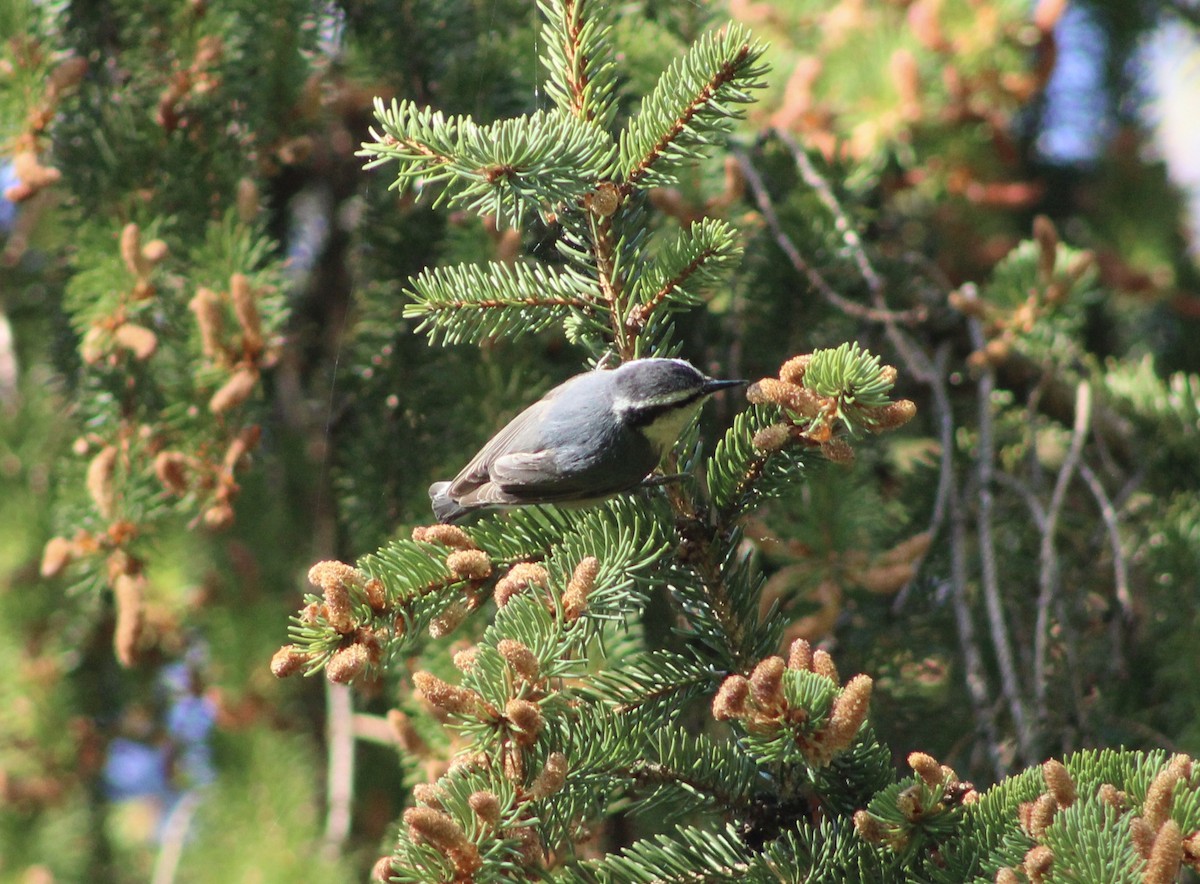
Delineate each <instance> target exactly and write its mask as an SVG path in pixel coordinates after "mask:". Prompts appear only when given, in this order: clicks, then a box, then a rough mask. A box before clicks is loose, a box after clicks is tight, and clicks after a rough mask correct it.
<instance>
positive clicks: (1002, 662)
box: [964, 288, 1034, 764]
mask: <svg viewBox="0 0 1200 884" xmlns="http://www.w3.org/2000/svg"><path fill="white" fill-rule="evenodd" d="M964 294H965V295H966V296H968V297H969V296H970V294H971V289H970V288H964ZM967 328H968V330H969V331H970V334H971V344H972V345H973V346H974V347H975V348H976V349H977V350H982V349H983V347H984V345H985V344H986V341H985V339H984V334H983V323H982V322H981V321H980V320H979V319H978V318H977V317H968V319H967ZM995 387H996V372H995V370H994V369H993V368H992V367H991V366H990V365H987V366H985V367H984V368H983V370H982V371H981V373H980V378H979V387H978V395H977V400H978V403H979V453H978V455H977V457H976V464H975V472H976V477H977V480H978V482H979V507H978V516H977V520H976V521H977V530H978V532H979V559H980V569H981V578H982V581H981V582H982V586H983V600H984V605H985V607H986V609H987V617H988V629H989V631H990V633H991V637H992V645H993V647H994V649H995V653H996V665H997V666H998V667H999V669H1000V689H1001V691H1002V692H1003V693H1004V699H1005V702H1006V703H1007V704H1008V710H1009V714H1010V715H1011V716H1012V719H1013V728H1014V730H1015V731H1016V737H1017V748H1018V751H1019V753H1020V760H1021V761H1022V762H1023V763H1024V764H1031V763H1032V762H1033V760H1034V757H1033V755H1034V746H1033V743H1034V739H1033V730H1032V727H1031V724H1030V720H1029V714H1028V711H1027V710H1026V708H1025V701H1024V699H1023V698H1022V695H1021V687H1020V682H1019V680H1018V677H1017V667H1016V663H1015V661H1014V659H1013V651H1012V643H1011V641H1010V639H1009V631H1008V624H1007V622H1006V620H1005V617H1004V603H1003V601H1002V600H1001V598H1000V577H999V571H998V568H997V565H996V542H995V538H994V536H993V534H992V518H993V499H992V482H993V481H994V479H993V473H994V466H995V464H994V459H995V456H996V451H995V439H994V438H993V435H992V430H993V425H992V392H993V391H994V390H995Z"/></svg>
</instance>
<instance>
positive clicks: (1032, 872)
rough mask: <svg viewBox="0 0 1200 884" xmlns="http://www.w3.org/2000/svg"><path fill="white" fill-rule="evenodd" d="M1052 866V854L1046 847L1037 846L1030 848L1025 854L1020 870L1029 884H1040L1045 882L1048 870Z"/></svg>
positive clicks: (1042, 845)
mask: <svg viewBox="0 0 1200 884" xmlns="http://www.w3.org/2000/svg"><path fill="white" fill-rule="evenodd" d="M1053 865H1054V852H1053V851H1052V850H1051V849H1050V848H1049V847H1047V846H1046V845H1044V844H1038V845H1036V846H1034V847H1031V848H1030V849H1029V852H1028V853H1026V854H1025V862H1024V863H1023V864H1022V869H1024V871H1025V875H1026V877H1028V878H1029V881H1030V882H1031V884H1042V882H1043V881H1045V880H1046V876H1047V875H1049V874H1050V868H1051V866H1053Z"/></svg>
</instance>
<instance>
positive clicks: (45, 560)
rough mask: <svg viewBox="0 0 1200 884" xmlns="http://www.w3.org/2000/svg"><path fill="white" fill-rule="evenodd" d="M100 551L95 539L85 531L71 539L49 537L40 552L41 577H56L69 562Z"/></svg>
mask: <svg viewBox="0 0 1200 884" xmlns="http://www.w3.org/2000/svg"><path fill="white" fill-rule="evenodd" d="M100 549H101V546H100V543H99V542H98V541H97V539H96V538H95V537H93V536H92V535H91V534H89V533H88V532H86V531H80V532H78V533H77V534H76V535H75V537H74V538H72V539H67V538H66V537H51V538H50V540H48V541H47V542H46V547H45V549H43V550H42V564H41V575H42V576H43V577H57V576H58V575H59V574H61V573H62V572H63V570H64V569H65V568H66V567H67V566H68V565H70V564H71V562H73V561H75V560H77V559H82V558H84V557H86V556H90V555H93V554H94V553H96V552H98V551H99V550H100Z"/></svg>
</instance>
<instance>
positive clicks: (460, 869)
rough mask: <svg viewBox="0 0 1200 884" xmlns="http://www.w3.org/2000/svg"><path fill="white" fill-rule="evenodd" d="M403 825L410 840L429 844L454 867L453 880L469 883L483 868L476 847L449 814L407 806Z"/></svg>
mask: <svg viewBox="0 0 1200 884" xmlns="http://www.w3.org/2000/svg"><path fill="white" fill-rule="evenodd" d="M404 823H405V825H407V826H408V830H409V833H410V834H411V835H412V837H413V838H414V839H416V840H418V841H424V842H425V843H426V844H429V845H430V846H431V847H433V848H434V849H435V850H437V851H438V852H439V853H441V854H442V855H443V856H445V857H446V858H447V859H449V860H450V861H451V862H452V863H453V864H454V869H455V872H456V873H457V875H458V878H457V880H465V881H469V880H473V875H474V873H475V872H477V871H478V870H479V868H480V867H481V866H482V865H483V860H482V858H481V857H480V855H479V848H478V847H476V846H475V844H474V843H473V842H472V841H471V839H469V838H468V837H467V833H466V832H464V831H463V828H462V826H460V825H459V824H458V823H457V822H456V821H455V820H454V819H453V818H452V817H451V816H450V815H449V814H447V813H443V812H442V811H440V810H434V809H433V808H432V807H410V808H409V809H408V810H406V811H404Z"/></svg>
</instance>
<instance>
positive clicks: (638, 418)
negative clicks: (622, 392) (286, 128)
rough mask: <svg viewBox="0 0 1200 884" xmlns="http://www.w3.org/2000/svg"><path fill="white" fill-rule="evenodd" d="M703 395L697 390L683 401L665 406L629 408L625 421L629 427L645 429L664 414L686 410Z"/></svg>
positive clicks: (679, 400)
mask: <svg viewBox="0 0 1200 884" xmlns="http://www.w3.org/2000/svg"><path fill="white" fill-rule="evenodd" d="M705 395H706V394H705V392H704V391H703V390H697V391H696V392H695V393H692V394H691V395H690V396H687V397H686V398H684V399H676V400H675V401H674V402H668V403H667V404H666V405H647V406H645V407H644V408H631V409H629V411H628V412H627V414H628V417H627V418H626V421H627V422H628V424H629V425H630V426H631V427H646V426H649V425H650V424H652V423H654V422H655V421H656V420H658V419H659V418H660V417H662V416H663V415H664V414H669V413H670V412H672V411H678V410H679V409H680V408H686V407H687V406H688V405H691V404H692V403H693V402H695V401H697V400H698V399H703V398H704V396H705Z"/></svg>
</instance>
